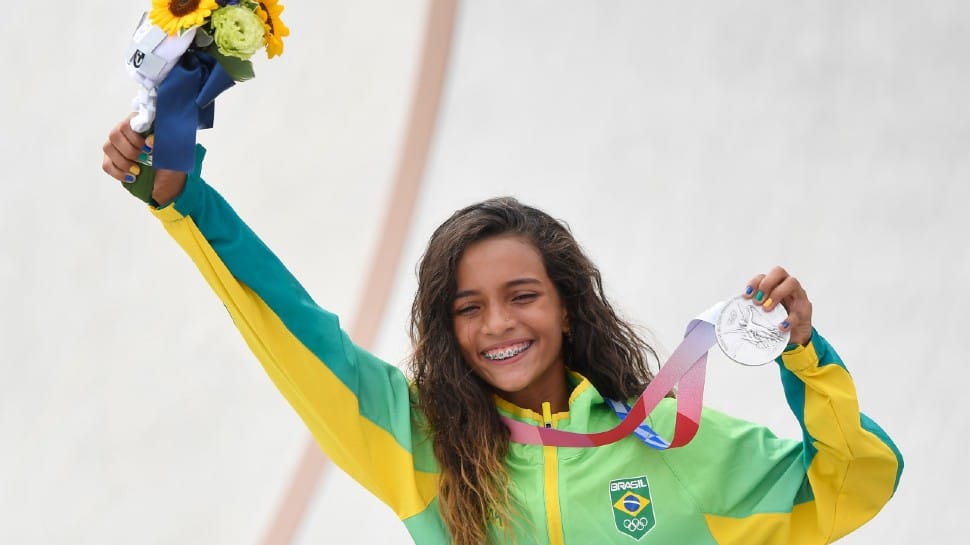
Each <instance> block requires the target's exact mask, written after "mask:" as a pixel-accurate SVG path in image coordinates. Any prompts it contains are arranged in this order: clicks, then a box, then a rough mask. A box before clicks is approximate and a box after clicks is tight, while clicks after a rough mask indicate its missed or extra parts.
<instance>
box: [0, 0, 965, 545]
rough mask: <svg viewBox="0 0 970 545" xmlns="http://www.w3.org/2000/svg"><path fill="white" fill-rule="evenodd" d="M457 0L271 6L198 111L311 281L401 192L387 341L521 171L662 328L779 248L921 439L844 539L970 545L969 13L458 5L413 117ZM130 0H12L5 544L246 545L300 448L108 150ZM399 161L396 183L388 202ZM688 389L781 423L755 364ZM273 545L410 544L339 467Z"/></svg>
mask: <svg viewBox="0 0 970 545" xmlns="http://www.w3.org/2000/svg"><path fill="white" fill-rule="evenodd" d="M450 4H455V2H444V1H436V0H394V1H391V0H355V1H353V2H350V1H346V0H345V1H326V0H321V1H316V2H299V1H293V0H291V1H289V2H284V5H285V6H286V10H285V11H284V12H283V15H282V17H283V20H284V21H285V22H286V24H287V25H288V26H289V28H290V30H291V36H290V37H289V38H288V39H287V40H285V48H286V49H285V52H284V54H283V55H282V56H281V57H279V58H277V59H273V60H272V61H271V62H270V61H267V60H266V59H264V58H263V59H259V58H257V59H256V62H255V65H256V66H255V69H256V74H257V75H256V78H255V79H254V80H252V81H249V82H246V83H244V84H241V85H239V86H237V88H234V89H231V90H229V91H228V92H227V93H225V94H224V95H223V96H222V97H221V98H220V99H219V101H218V106H217V108H216V126H215V128H213V129H211V130H208V131H204V132H203V133H202V134H201V135H200V141H201V142H202V143H203V144H205V145H206V146H207V147H208V148H209V156H208V160H207V171H206V172H207V175H206V178H207V180H209V182H210V183H211V184H213V185H214V186H216V187H217V188H218V189H219V190H220V191H221V192H222V193H223V194H224V195H225V196H226V197H227V198H228V199H229V200H230V202H232V203H233V205H234V206H235V207H236V209H237V210H238V211H239V213H240V214H241V215H242V216H243V217H244V218H245V219H246V220H247V221H248V223H249V224H250V225H251V226H252V227H253V228H254V229H255V230H256V231H257V232H258V233H260V235H261V236H262V237H263V238H264V240H266V241H267V243H268V244H269V245H270V246H271V247H272V248H273V249H274V250H275V251H276V252H277V253H278V254H279V255H280V257H281V258H282V259H283V260H284V261H285V262H286V263H287V264H288V265H289V267H290V268H291V269H292V270H293V271H294V273H295V274H296V276H297V277H298V278H300V279H301V280H302V282H303V283H304V285H305V286H306V287H307V289H308V290H309V291H310V293H311V294H313V295H314V297H315V298H316V300H317V301H319V302H321V304H323V305H325V306H326V307H328V308H330V309H332V310H334V311H336V312H337V313H338V314H340V315H341V316H343V317H344V323H345V324H346V323H350V322H351V321H352V320H353V319H354V318H355V317H356V316H358V313H359V312H361V309H360V302H361V301H362V300H363V299H364V298H365V297H366V294H367V293H368V290H369V289H371V286H368V285H366V282H365V279H366V278H368V277H369V276H368V275H369V274H372V272H373V271H372V268H373V266H374V265H373V264H374V263H375V255H376V254H377V253H378V250H377V248H378V245H379V244H380V241H381V240H382V238H381V237H382V236H385V233H382V225H383V222H384V219H385V217H386V216H387V213H388V211H389V210H396V207H401V206H403V207H406V208H407V209H408V210H411V209H412V207H413V220H412V221H411V223H410V226H409V227H408V228H407V229H406V236H405V242H404V246H403V254H402V255H401V257H400V259H399V260H396V262H395V263H393V264H392V265H391V268H390V269H388V271H386V272H389V273H393V275H392V278H393V284H392V285H391V292H390V295H389V296H388V297H386V303H387V305H386V308H385V309H383V310H382V312H381V313H380V316H379V319H380V328H379V333H378V335H377V338H376V341H375V343H374V344H373V349H374V351H375V352H376V353H377V354H379V355H381V356H382V357H383V358H384V359H386V360H388V361H390V362H394V363H400V362H402V361H403V360H404V359H405V358H406V355H407V353H408V349H409V346H408V341H407V337H406V322H407V314H408V309H409V305H410V300H411V296H412V294H413V292H414V287H415V281H414V266H415V264H416V263H417V260H418V258H419V256H420V254H421V252H422V251H423V247H424V244H425V243H426V241H427V239H428V237H429V235H430V232H431V231H432V230H433V228H434V227H435V226H436V225H437V224H438V223H440V222H441V221H442V220H443V219H445V218H446V217H447V216H448V215H449V214H450V213H451V212H452V211H454V210H455V209H457V208H460V207H462V206H464V205H466V204H468V203H470V202H472V201H475V200H479V199H482V198H485V197H489V196H495V195H506V194H509V195H514V196H517V197H519V198H520V199H521V200H523V201H525V202H528V203H531V204H535V205H537V206H539V207H541V208H544V209H545V210H547V211H548V212H550V213H551V214H553V215H554V216H557V217H559V218H562V219H564V220H566V221H567V222H568V223H569V225H570V226H571V227H572V229H573V231H574V233H575V235H576V236H577V238H578V239H579V240H580V242H581V243H582V244H583V246H584V247H585V248H586V250H587V251H588V252H589V253H590V254H591V256H592V257H593V258H594V260H595V261H596V262H597V263H598V264H599V266H600V268H601V269H602V271H603V275H604V278H605V280H606V286H607V290H608V292H609V294H610V295H611V296H612V297H613V299H614V300H615V302H616V303H617V305H618V306H619V308H620V309H621V310H622V312H623V314H624V315H625V316H626V317H628V318H629V319H631V320H632V321H634V322H635V323H637V324H639V325H641V326H642V327H643V328H644V330H645V331H647V332H648V333H649V335H650V336H651V338H652V339H653V340H654V342H655V343H656V345H657V346H658V347H659V348H660V349H661V351H662V352H663V353H665V354H669V352H670V350H672V349H673V347H674V346H676V344H677V343H678V341H679V339H680V336H681V335H682V333H683V328H684V327H685V325H686V324H687V322H688V321H689V320H690V319H691V318H692V317H693V316H694V315H696V314H697V313H699V312H701V311H702V310H704V309H706V308H707V307H709V306H710V305H711V304H713V303H715V302H717V301H719V300H723V299H727V298H729V297H731V296H733V295H735V294H737V293H740V291H741V289H742V288H743V286H744V285H745V283H746V282H747V281H748V279H750V278H751V277H752V276H753V275H755V274H757V273H759V272H762V271H766V270H767V269H768V268H770V267H771V266H773V265H776V264H781V265H784V266H785V267H786V268H787V269H789V270H790V271H791V272H792V273H793V274H794V275H796V276H798V277H799V278H800V280H801V281H802V283H803V284H804V285H805V286H806V287H807V290H808V292H809V294H810V296H811V298H812V300H813V302H814V304H815V320H814V321H815V323H816V325H817V327H818V329H819V330H820V332H821V333H822V334H823V335H825V336H826V337H827V338H828V339H829V340H830V341H831V342H832V344H833V345H834V346H835V347H836V348H837V349H838V350H839V352H840V354H841V355H842V357H843V359H844V360H845V362H846V364H847V366H848V367H849V369H850V371H851V372H852V373H853V376H854V377H855V379H856V382H857V387H858V392H859V397H860V400H861V406H862V409H863V411H864V412H866V413H867V414H868V415H870V416H871V417H873V418H874V419H875V420H876V421H877V422H879V423H880V424H881V425H882V426H883V427H884V428H885V429H886V430H887V431H888V432H889V434H890V435H891V436H892V437H893V438H894V440H895V441H896V443H897V444H898V446H899V447H900V449H901V450H902V452H903V454H904V456H905V459H906V471H905V473H904V475H903V479H902V483H901V485H900V487H899V489H898V492H897V495H896V498H895V499H894V500H893V501H891V502H890V503H889V505H888V506H887V507H886V508H885V509H884V510H883V512H882V513H881V514H880V515H879V516H878V517H877V518H876V519H874V520H873V521H872V522H870V523H869V524H867V525H866V526H864V527H863V528H862V529H860V530H858V531H857V532H855V533H853V534H852V535H850V536H849V537H847V538H846V539H845V540H844V541H843V543H847V544H853V545H864V544H879V545H897V544H898V545H902V544H910V543H914V542H920V543H941V544H949V543H964V542H965V539H961V538H959V537H958V536H959V535H960V533H961V532H962V530H961V528H963V523H964V522H965V521H964V520H961V519H965V517H966V512H967V510H966V506H965V504H962V503H961V501H962V500H960V497H962V496H963V494H964V493H965V489H966V486H967V484H970V483H968V479H967V478H966V476H965V473H964V472H963V471H962V469H961V468H962V465H963V464H962V461H963V452H965V451H966V447H967V439H966V433H967V430H968V423H970V419H968V417H967V415H966V411H965V410H964V407H963V406H962V402H961V401H960V399H961V398H962V395H963V394H962V392H964V390H965V388H964V385H965V383H966V381H967V379H968V377H970V372H968V369H967V364H966V361H965V356H964V352H965V350H964V344H965V342H966V338H967V337H966V333H965V331H966V322H965V318H964V317H965V310H964V309H965V308H966V306H967V305H968V304H970V287H968V283H967V280H968V278H970V249H968V244H967V242H966V233H967V232H968V228H970V220H968V217H967V216H968V215H967V214H966V212H965V208H966V203H967V201H968V199H970V102H968V101H967V99H966V97H967V96H970V73H968V68H967V67H968V66H970V64H968V52H970V5H968V4H967V3H965V2H960V1H956V0H937V1H934V2H903V1H879V2H877V1H874V0H871V1H856V2H842V1H835V0H823V1H818V2H811V3H804V4H793V3H779V2H769V1H764V0H748V1H732V2H716V1H713V0H707V1H690V0H688V1H682V2H675V3H671V2H657V1H640V0H616V1H611V2H590V1H585V2H584V1H578V0H563V1H559V2H539V1H535V0H519V1H515V2H513V1H510V0H488V1H484V0H478V1H475V0H466V1H458V2H457V3H456V7H457V10H456V11H455V12H454V14H453V15H452V16H450V17H446V18H445V19H444V20H445V21H446V23H447V25H446V26H448V28H449V29H450V30H449V32H450V34H448V33H445V34H443V35H445V36H450V38H449V39H448V40H445V41H444V42H443V44H444V45H443V46H439V51H438V52H437V53H438V54H440V55H442V56H443V57H442V58H446V59H447V64H446V68H447V70H446V73H445V77H444V80H443V87H441V88H440V92H441V93H442V95H441V101H440V102H439V103H437V104H436V106H437V107H436V109H434V110H432V111H431V113H430V114H429V113H428V112H427V111H425V112H424V113H423V114H421V113H415V112H416V109H415V107H414V104H416V103H417V102H418V100H417V98H419V97H416V96H415V94H416V93H424V92H427V87H426V86H422V85H421V84H420V82H421V81H422V79H421V78H422V70H423V69H424V68H423V67H426V63H423V62H422V58H424V57H423V56H424V55H425V54H426V53H425V52H426V51H427V48H426V47H425V43H426V36H428V35H429V34H430V33H429V21H431V20H433V16H434V15H435V13H438V14H439V15H441V13H442V12H441V11H440V10H442V9H445V8H448V5H450ZM149 7H150V2H149V1H148V0H140V1H132V0H111V1H105V0H91V1H88V2H70V3H59V4H55V3H30V2H22V3H13V4H10V5H7V6H5V10H6V11H7V15H5V16H3V17H0V29H2V32H0V35H2V36H4V37H5V38H6V43H7V44H8V49H7V54H6V55H4V57H3V60H2V61H0V62H2V63H3V65H2V66H3V69H4V72H5V73H6V76H5V78H4V82H3V83H2V84H0V96H2V100H0V159H2V161H3V164H4V165H6V167H5V168H7V169H8V173H7V174H6V175H4V176H3V198H2V199H0V303H2V306H0V309H2V310H0V372H2V375H0V376H2V377H3V378H2V380H0V543H11V544H12V543H18V544H38V545H39V544H44V545H53V544H70V545H88V544H91V545H94V544H98V545H106V544H128V543H131V542H133V541H135V542H138V543H141V544H143V545H154V544H159V545H161V544H172V543H181V544H195V543H199V544H206V545H230V544H232V545H236V544H254V545H256V544H258V543H261V540H262V539H263V536H264V535H265V534H266V532H267V529H268V528H269V527H270V526H271V525H272V524H273V521H274V520H275V517H276V516H277V512H278V510H279V509H280V506H281V505H282V504H285V502H286V501H287V498H288V492H287V490H288V486H289V480H290V479H291V478H292V476H293V475H294V471H295V470H296V468H297V467H298V465H299V464H300V460H301V456H302V453H303V449H304V448H305V446H306V444H307V441H308V434H307V433H306V432H305V431H304V428H303V426H302V423H301V422H300V421H299V419H298V418H297V416H296V414H295V413H294V412H293V411H292V410H291V409H290V408H289V407H288V406H287V405H286V404H285V402H284V401H283V398H282V397H281V396H280V395H279V394H278V393H277V392H276V391H275V389H274V388H273V387H272V385H271V383H270V382H269V380H268V379H267V378H266V377H265V376H264V375H263V373H262V370H261V368H260V367H259V365H258V363H257V362H256V361H255V359H254V358H253V357H252V356H251V355H250V354H249V353H248V351H247V350H246V347H245V345H244V343H243V341H242V339H241V338H240V337H239V335H238V334H237V333H236V331H235V329H234V328H233V326H232V323H231V321H230V320H229V319H228V317H227V316H226V313H225V311H224V310H223V308H222V306H221V305H220V304H219V302H218V300H217V299H216V298H215V296H214V295H212V294H211V293H210V292H209V290H208V288H207V287H206V285H205V284H204V282H203V280H202V278H201V277H200V276H199V275H198V274H197V273H196V271H195V269H194V267H193V265H192V264H191V262H190V261H189V260H188V259H187V258H186V257H185V256H184V255H183V254H182V253H181V252H180V250H179V249H178V248H177V247H176V245H175V244H174V243H173V242H172V241H171V240H169V238H168V236H167V235H166V234H165V232H164V231H163V229H162V228H161V226H160V225H159V224H158V223H157V221H156V220H155V219H153V218H152V217H151V215H150V214H149V213H148V212H147V211H146V210H145V207H144V206H143V205H142V204H141V203H139V202H138V201H135V200H134V199H132V198H131V197H130V196H129V195H128V194H127V192H125V191H123V190H120V189H119V188H118V187H117V185H118V184H117V182H115V181H113V180H112V179H110V178H108V177H107V176H106V175H105V174H104V173H103V172H102V171H101V145H102V143H103V142H104V140H105V137H106V135H107V132H108V130H109V129H110V128H111V127H112V126H113V125H114V124H115V123H117V122H118V121H119V120H120V119H121V118H123V117H124V116H125V115H126V113H127V111H128V105H129V103H130V100H131V98H132V97H133V96H134V91H135V86H134V83H133V82H132V81H130V80H129V79H128V76H127V74H126V73H125V70H124V53H125V50H126V47H127V44H128V38H129V36H130V33H131V31H132V30H133V29H134V26H135V24H136V23H137V20H138V17H139V16H140V14H141V12H142V11H144V10H146V9H148V8H149ZM446 12H447V11H446ZM439 21H440V19H439ZM449 25H450V26H449ZM440 35H442V34H439V36H440ZM442 47H443V48H444V49H445V51H441V50H440V49H441V48H442ZM422 115H423V116H424V117H421V116H422ZM420 122H425V123H430V124H431V125H430V127H432V128H433V132H432V133H431V141H430V147H429V148H428V149H427V151H426V153H425V152H421V149H420V146H418V148H419V149H418V153H416V154H415V152H414V149H413V146H412V148H409V147H408V145H409V144H408V142H409V140H408V139H409V138H413V135H414V134H415V133H414V126H415V123H420ZM409 150H410V151H409ZM406 161H417V164H419V165H420V167H421V168H419V169H418V172H419V174H420V176H418V178H419V181H420V187H419V189H418V193H417V199H416V202H414V203H413V205H412V203H411V202H395V201H396V200H397V199H396V198H395V197H393V195H394V193H393V188H394V187H396V186H395V184H397V183H398V181H399V179H400V178H401V174H400V173H401V170H402V167H401V165H402V163H404V162H406ZM706 403H707V404H708V405H709V406H712V407H715V408H718V409H720V410H723V411H725V412H728V413H731V414H733V415H737V416H740V417H743V418H747V419H749V420H753V421H756V422H759V423H763V424H765V425H768V426H770V427H771V428H772V429H773V430H774V431H775V432H776V433H778V434H779V435H786V436H792V437H797V436H798V428H797V425H796V424H795V422H794V419H793V418H792V417H791V415H790V414H789V412H788V410H787V408H786V406H785V404H784V399H783V396H782V392H781V388H780V387H779V384H778V380H777V371H775V370H774V369H773V368H771V367H770V366H769V367H763V368H756V369H750V368H742V367H740V366H737V365H734V364H731V363H730V362H728V360H726V358H724V357H723V356H722V355H721V354H720V353H716V354H712V362H711V365H709V373H708V390H707V396H706ZM292 543H294V544H299V545H305V544H307V545H308V544H311V543H387V544H397V543H401V544H404V543H410V539H409V538H408V536H407V534H406V532H405V531H404V527H403V525H401V524H400V523H398V522H397V520H396V518H395V517H394V515H393V514H392V513H391V512H390V511H389V510H388V509H387V508H386V507H384V506H383V505H382V504H380V503H378V502H377V501H376V500H374V499H372V498H371V497H370V496H368V494H367V493H366V492H364V491H363V489H362V488H360V487H358V486H357V485H356V484H355V483H354V482H352V481H351V480H350V479H349V478H348V477H346V476H345V475H344V474H343V473H341V472H340V471H339V470H338V469H336V468H334V467H332V466H329V467H326V468H325V470H324V473H323V476H322V478H321V479H320V481H319V483H318V485H317V486H316V487H315V489H314V493H313V496H312V499H311V502H310V505H309V509H308V511H307V513H306V515H305V516H303V517H302V518H301V519H300V522H299V525H298V528H297V531H296V534H295V536H294V538H293V540H292Z"/></svg>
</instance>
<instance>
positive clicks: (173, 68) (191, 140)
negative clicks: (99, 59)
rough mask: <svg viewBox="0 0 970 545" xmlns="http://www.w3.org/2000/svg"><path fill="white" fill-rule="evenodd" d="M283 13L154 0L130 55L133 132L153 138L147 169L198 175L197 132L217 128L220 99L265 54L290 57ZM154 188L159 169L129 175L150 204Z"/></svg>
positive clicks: (245, 1)
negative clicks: (286, 51)
mask: <svg viewBox="0 0 970 545" xmlns="http://www.w3.org/2000/svg"><path fill="white" fill-rule="evenodd" d="M282 11H283V6H282V5H280V3H279V0H260V1H253V0H152V7H151V11H149V12H148V13H145V14H143V15H142V18H141V21H140V22H139V24H138V28H137V29H135V32H134V34H133V35H132V37H131V45H130V46H129V47H128V52H127V55H126V60H127V65H128V73H129V74H130V75H131V77H132V78H133V79H134V80H135V81H136V82H137V83H138V86H139V88H138V92H137V94H136V96H135V99H134V101H133V103H132V108H133V109H134V111H135V116H134V117H132V118H131V128H132V129H134V130H135V131H137V132H139V133H141V134H143V135H146V144H145V148H144V149H143V153H142V154H141V156H140V157H139V158H138V160H139V162H140V163H142V164H143V165H149V166H154V167H157V168H164V169H171V170H180V171H184V172H191V171H192V170H193V169H194V165H195V132H196V130H198V129H207V128H210V127H212V124H213V116H214V103H215V99H216V97H218V96H219V94H220V93H222V92H223V91H225V90H226V89H228V88H229V87H232V86H233V85H234V84H235V83H236V82H239V81H245V80H247V79H251V78H252V77H253V76H254V72H253V66H252V61H251V60H250V59H251V58H252V56H253V55H255V54H256V52H258V51H259V50H261V49H262V50H265V51H266V56H267V58H273V57H275V56H278V55H280V54H282V53H283V37H284V36H288V35H289V33H290V31H289V29H288V28H287V27H286V25H284V24H283V21H282V20H281V19H280V13H282ZM156 136H158V138H157V139H156ZM156 143H157V144H156ZM153 183H154V169H152V168H145V169H141V168H139V167H138V166H137V165H136V166H134V167H132V169H131V171H130V172H129V174H128V175H127V176H126V177H125V187H126V188H127V189H128V191H130V192H131V193H132V194H134V195H135V196H136V197H138V198H139V199H141V200H143V201H145V202H147V203H151V191H152V185H153Z"/></svg>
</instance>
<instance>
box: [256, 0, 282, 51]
mask: <svg viewBox="0 0 970 545" xmlns="http://www.w3.org/2000/svg"><path fill="white" fill-rule="evenodd" d="M256 11H257V13H259V16H260V17H262V18H263V27H264V28H265V29H266V57H267V58H270V59H272V58H273V57H275V56H277V55H282V54H283V36H289V35H290V29H288V28H286V25H284V24H283V20H282V19H280V13H283V6H281V5H280V3H279V0H259V8H257V10H256Z"/></svg>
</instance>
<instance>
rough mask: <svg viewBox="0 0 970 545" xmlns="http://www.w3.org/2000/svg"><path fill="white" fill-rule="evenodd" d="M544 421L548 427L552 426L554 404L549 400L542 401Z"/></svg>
mask: <svg viewBox="0 0 970 545" xmlns="http://www.w3.org/2000/svg"><path fill="white" fill-rule="evenodd" d="M542 423H543V424H545V426H546V427H547V428H551V427H552V405H551V404H550V403H549V402H548V401H543V402H542Z"/></svg>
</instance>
